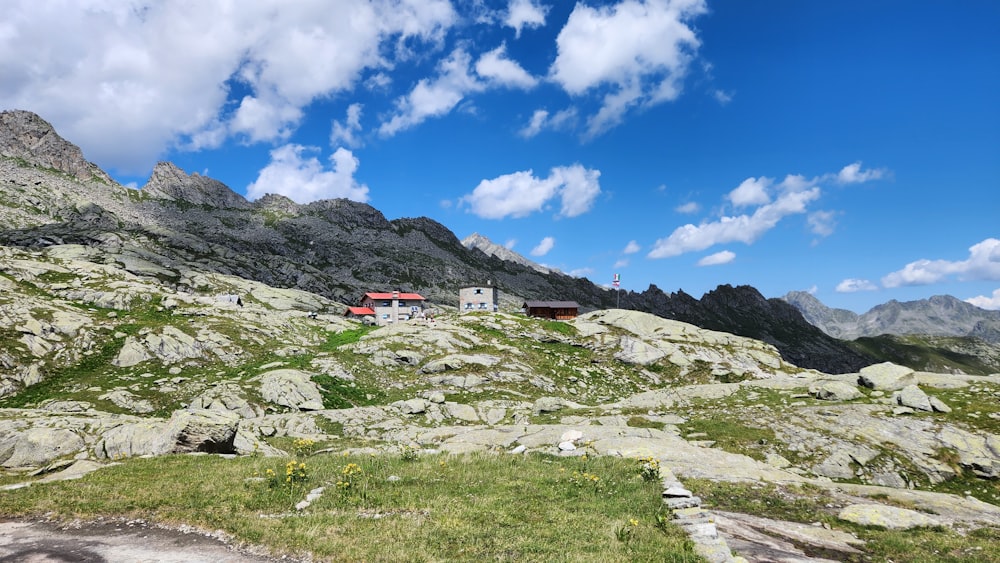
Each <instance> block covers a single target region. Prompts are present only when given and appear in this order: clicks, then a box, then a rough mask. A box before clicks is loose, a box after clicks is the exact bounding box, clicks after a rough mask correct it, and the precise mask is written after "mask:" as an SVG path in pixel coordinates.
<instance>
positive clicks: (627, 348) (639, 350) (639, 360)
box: [615, 335, 667, 366]
mask: <svg viewBox="0 0 1000 563" xmlns="http://www.w3.org/2000/svg"><path fill="white" fill-rule="evenodd" d="M618 347H619V348H620V349H619V350H618V352H616V353H615V359H616V360H618V361H621V362H625V363H626V364H634V365H640V366H648V365H650V364H653V363H656V361H657V360H659V359H661V358H663V357H665V356H666V355H667V353H666V352H664V351H663V350H660V349H659V348H657V347H656V346H653V345H651V344H647V343H646V342H644V341H642V340H640V339H639V338H635V337H634V336H628V335H625V336H622V337H621V339H620V340H619V342H618Z"/></svg>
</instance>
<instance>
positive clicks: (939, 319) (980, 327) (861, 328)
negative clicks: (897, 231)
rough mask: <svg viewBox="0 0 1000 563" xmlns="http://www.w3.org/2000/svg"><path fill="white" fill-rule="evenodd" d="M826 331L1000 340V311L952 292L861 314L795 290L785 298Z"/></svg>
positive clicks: (843, 335) (891, 303) (849, 334)
mask: <svg viewBox="0 0 1000 563" xmlns="http://www.w3.org/2000/svg"><path fill="white" fill-rule="evenodd" d="M781 299H782V300H784V301H786V302H788V303H790V304H791V305H793V306H794V307H796V308H797V309H798V310H799V311H800V312H801V313H802V316H803V317H804V318H805V319H806V320H807V321H809V322H810V323H811V324H813V325H815V326H816V327H818V328H819V329H820V330H822V331H823V332H825V333H826V334H828V335H830V336H833V337H836V338H841V339H847V340H854V339H856V338H860V337H875V336H880V335H883V334H891V335H895V336H905V335H910V334H923V335H929V336H962V337H976V338H980V339H982V340H985V341H987V342H992V343H994V344H997V343H1000V311H990V310H987V309H982V308H980V307H976V306H975V305H973V304H971V303H967V302H965V301H962V300H960V299H957V298H955V297H953V296H951V295H934V296H932V297H929V298H926V299H919V300H914V301H902V302H901V301H897V300H895V299H892V300H890V301H888V302H886V303H883V304H880V305H876V306H875V307H872V308H871V309H869V310H868V311H867V312H865V313H862V314H860V315H859V314H857V313H854V312H852V311H848V310H846V309H831V308H830V307H827V306H826V305H824V304H823V303H822V302H821V301H820V300H819V299H817V298H816V297H815V296H814V295H811V294H809V293H806V292H802V291H793V292H789V293H788V294H786V295H785V296H784V297H782V298H781Z"/></svg>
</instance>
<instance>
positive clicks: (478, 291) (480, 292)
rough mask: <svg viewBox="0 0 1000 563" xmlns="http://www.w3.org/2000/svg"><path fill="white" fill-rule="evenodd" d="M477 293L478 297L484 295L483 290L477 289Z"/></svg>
mask: <svg viewBox="0 0 1000 563" xmlns="http://www.w3.org/2000/svg"><path fill="white" fill-rule="evenodd" d="M475 293H476V295H482V294H483V290H482V288H479V287H477V288H476V291H475Z"/></svg>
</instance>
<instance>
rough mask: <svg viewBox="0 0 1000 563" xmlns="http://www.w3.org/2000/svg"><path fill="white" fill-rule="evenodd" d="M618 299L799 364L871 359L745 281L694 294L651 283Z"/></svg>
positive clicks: (853, 367)
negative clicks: (767, 347)
mask: <svg viewBox="0 0 1000 563" xmlns="http://www.w3.org/2000/svg"><path fill="white" fill-rule="evenodd" d="M621 302H622V306H623V307H626V308H629V309H637V310H640V311H648V312H650V313H653V314H656V315H659V316H662V317H666V318H669V319H676V320H679V321H684V322H686V323H690V324H693V325H697V326H700V327H702V328H707V329H711V330H718V331H725V332H730V333H733V334H738V335H740V336H746V337H748V338H754V339H757V340H763V341H764V342H767V343H768V344H771V345H773V346H774V347H775V348H777V349H778V350H779V351H780V352H781V355H782V357H783V358H784V359H785V360H787V361H789V362H791V363H793V364H795V365H797V366H800V367H806V368H814V369H818V370H820V371H824V372H826V373H850V372H854V371H857V370H858V369H860V368H861V367H863V366H865V365H868V364H870V363H872V362H873V359H872V358H869V357H867V356H865V355H863V354H861V353H859V352H857V351H856V350H854V349H852V348H850V347H848V346H847V345H846V343H844V342H841V341H839V340H837V339H835V338H833V337H830V336H828V335H826V334H824V333H823V332H822V331H821V330H819V329H818V328H816V327H815V326H813V325H811V324H809V323H808V322H806V320H805V319H804V318H803V317H802V314H801V313H799V311H798V310H797V309H796V308H795V307H793V306H791V305H789V304H788V303H786V302H785V301H782V300H780V299H765V298H764V296H763V295H761V294H760V292H759V291H757V290H756V289H754V288H752V287H750V286H737V287H733V286H730V285H720V286H719V287H718V288H716V289H715V290H713V291H710V292H708V293H706V294H705V295H704V296H702V298H701V299H700V300H698V299H695V298H694V297H691V296H690V295H688V294H686V293H684V292H683V291H678V292H677V293H671V294H666V293H664V292H663V291H661V290H660V289H659V288H658V287H656V286H655V285H651V286H650V287H649V289H647V290H646V291H644V292H642V293H633V292H628V293H623V294H622V296H621Z"/></svg>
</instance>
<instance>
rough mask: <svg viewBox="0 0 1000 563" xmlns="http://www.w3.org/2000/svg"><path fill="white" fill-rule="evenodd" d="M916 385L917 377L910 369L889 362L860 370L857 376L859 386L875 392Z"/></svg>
mask: <svg viewBox="0 0 1000 563" xmlns="http://www.w3.org/2000/svg"><path fill="white" fill-rule="evenodd" d="M916 383H917V377H916V375H915V373H914V371H913V370H912V369H910V368H908V367H906V366H898V365H896V364H893V363H890V362H883V363H881V364H873V365H870V366H866V367H864V368H861V372H860V373H859V375H858V384H859V385H863V386H865V387H867V388H869V389H875V390H876V391H896V390H898V389H902V388H904V387H906V386H907V385H914V384H916Z"/></svg>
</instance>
